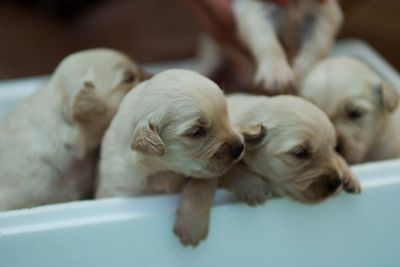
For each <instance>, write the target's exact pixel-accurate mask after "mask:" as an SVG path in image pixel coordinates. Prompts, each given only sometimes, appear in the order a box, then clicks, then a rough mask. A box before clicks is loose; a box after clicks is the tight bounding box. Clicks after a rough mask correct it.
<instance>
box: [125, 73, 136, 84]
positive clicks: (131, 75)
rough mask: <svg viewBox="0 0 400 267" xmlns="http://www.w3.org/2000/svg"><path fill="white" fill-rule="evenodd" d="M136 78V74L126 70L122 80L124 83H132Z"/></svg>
mask: <svg viewBox="0 0 400 267" xmlns="http://www.w3.org/2000/svg"><path fill="white" fill-rule="evenodd" d="M135 80H136V75H135V74H134V73H133V72H126V73H125V74H124V78H123V80H122V82H123V83H125V84H132V83H133V82H134V81H135Z"/></svg>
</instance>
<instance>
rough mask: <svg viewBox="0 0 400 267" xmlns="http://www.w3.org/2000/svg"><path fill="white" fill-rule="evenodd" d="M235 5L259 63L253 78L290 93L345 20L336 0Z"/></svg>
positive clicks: (244, 0)
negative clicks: (296, 81)
mask: <svg viewBox="0 0 400 267" xmlns="http://www.w3.org/2000/svg"><path fill="white" fill-rule="evenodd" d="M232 6H233V10H234V16H235V20H236V22H237V30H238V34H239V37H240V39H241V40H242V42H243V43H244V44H245V45H246V47H247V48H248V49H249V50H250V53H251V55H252V56H253V58H254V61H255V63H256V74H255V77H254V80H255V82H256V83H257V84H259V85H260V86H261V87H263V88H265V89H267V90H268V91H267V92H268V93H269V94H279V93H282V92H285V91H286V92H288V90H290V89H292V88H293V86H294V83H295V80H296V79H298V78H301V77H303V75H305V74H306V73H307V72H308V71H309V70H310V68H311V67H312V66H313V65H314V64H315V63H317V62H318V61H319V60H320V59H321V58H323V57H325V56H327V55H328V54H329V52H330V49H331V46H332V43H333V42H334V39H335V36H336V33H337V32H338V30H339V28H340V26H341V24H342V20H343V15H342V12H341V9H340V7H339V5H338V3H337V1H336V0H325V1H324V0H322V1H321V0H301V1H300V0H291V1H290V0H289V1H282V0H268V1H266V0H232ZM285 50H286V51H285Z"/></svg>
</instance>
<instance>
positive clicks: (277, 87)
mask: <svg viewBox="0 0 400 267" xmlns="http://www.w3.org/2000/svg"><path fill="white" fill-rule="evenodd" d="M254 79H255V83H256V84H257V85H258V86H259V87H261V88H263V89H264V90H265V91H266V92H267V94H270V95H277V94H283V93H295V75H294V72H293V70H292V69H291V67H290V66H289V64H288V63H287V62H286V61H285V60H280V61H278V62H273V61H267V60H265V61H264V62H262V63H261V64H260V65H259V66H258V68H257V72H256V75H255V78H254Z"/></svg>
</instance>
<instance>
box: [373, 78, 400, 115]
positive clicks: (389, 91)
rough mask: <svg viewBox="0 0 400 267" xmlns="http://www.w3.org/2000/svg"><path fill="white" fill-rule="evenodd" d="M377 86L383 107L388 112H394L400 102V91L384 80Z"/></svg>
mask: <svg viewBox="0 0 400 267" xmlns="http://www.w3.org/2000/svg"><path fill="white" fill-rule="evenodd" d="M376 88H377V90H378V93H379V96H380V98H381V103H382V107H383V108H384V109H385V110H386V111H388V112H393V111H394V110H395V109H396V108H397V106H398V104H399V93H398V92H397V90H396V89H394V88H393V87H391V86H389V85H387V84H385V83H382V82H380V83H379V85H377V87H376Z"/></svg>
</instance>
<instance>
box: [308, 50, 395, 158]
mask: <svg viewBox="0 0 400 267" xmlns="http://www.w3.org/2000/svg"><path fill="white" fill-rule="evenodd" d="M300 93H301V95H302V96H304V97H305V98H308V99H309V100H310V101H312V102H314V103H315V104H316V105H317V106H319V107H320V108H321V109H322V110H323V111H324V112H325V113H326V114H327V115H328V117H329V118H330V119H331V121H332V122H333V125H334V126H335V128H336V131H337V134H338V147H337V150H338V151H339V153H341V154H342V155H343V156H344V158H345V159H346V160H347V161H348V162H349V163H360V162H364V161H374V160H384V159H390V158H396V157H400V140H399V139H398V138H397V136H398V135H399V132H400V111H399V110H397V111H396V108H397V106H398V102H399V93H398V92H397V91H396V90H395V89H393V88H392V87H390V86H389V85H388V84H387V83H386V82H385V81H383V80H382V78H381V77H379V76H378V75H377V74H376V73H374V72H373V71H372V70H371V69H370V68H369V67H368V66H366V65H365V64H364V63H362V62H360V61H358V60H356V59H354V58H350V57H337V58H331V59H326V60H325V61H323V62H321V63H320V64H318V65H317V66H316V67H315V68H314V69H313V70H312V71H311V72H310V74H309V75H308V76H307V77H306V79H305V80H304V81H303V83H302V88H301V91H300Z"/></svg>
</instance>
